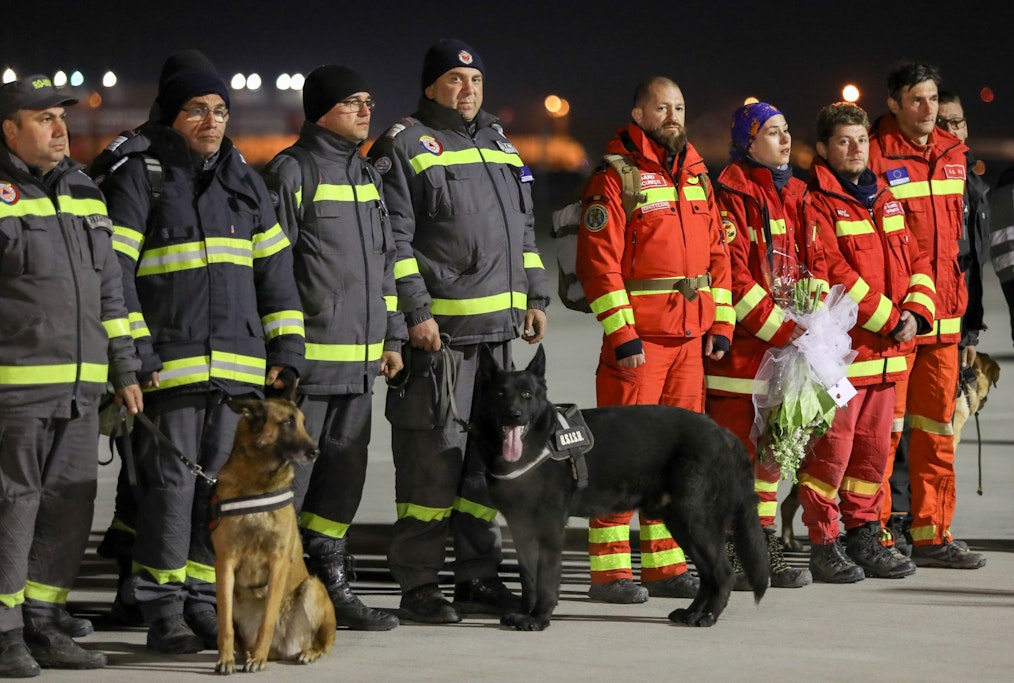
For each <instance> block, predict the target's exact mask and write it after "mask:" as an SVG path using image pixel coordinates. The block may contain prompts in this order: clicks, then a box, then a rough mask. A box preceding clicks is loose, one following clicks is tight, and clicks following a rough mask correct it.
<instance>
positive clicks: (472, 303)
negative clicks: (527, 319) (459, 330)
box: [430, 292, 528, 315]
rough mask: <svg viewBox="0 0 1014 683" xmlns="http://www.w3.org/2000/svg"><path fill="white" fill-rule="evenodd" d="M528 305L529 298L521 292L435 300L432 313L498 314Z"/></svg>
mask: <svg viewBox="0 0 1014 683" xmlns="http://www.w3.org/2000/svg"><path fill="white" fill-rule="evenodd" d="M527 305H528V296H527V295H526V294H522V293H521V292H504V293H503V294H494V295H492V296H481V297H477V298H475V299H433V301H432V302H431V303H430V311H432V312H433V315H481V314H483V313H496V312H498V311H506V310H507V309H509V308H518V309H521V310H522V311H523V310H525V308H526V307H527Z"/></svg>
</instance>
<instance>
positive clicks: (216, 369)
mask: <svg viewBox="0 0 1014 683" xmlns="http://www.w3.org/2000/svg"><path fill="white" fill-rule="evenodd" d="M266 371H267V362H266V361H265V360H264V359H263V358H255V357H254V356H243V355H241V354H238V353H228V352H225V351H215V350H214V349H212V351H211V376H212V377H217V378H218V379H229V380H235V381H237V382H246V383H247V384H257V385H263V384H264V376H265V373H266ZM159 377H160V378H161V375H159Z"/></svg>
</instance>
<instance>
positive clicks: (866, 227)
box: [834, 219, 874, 237]
mask: <svg viewBox="0 0 1014 683" xmlns="http://www.w3.org/2000/svg"><path fill="white" fill-rule="evenodd" d="M873 232H874V230H873V223H870V221H869V220H868V219H864V220H858V221H835V222H834V234H835V235H837V236H838V237H849V236H852V235H872V234H873Z"/></svg>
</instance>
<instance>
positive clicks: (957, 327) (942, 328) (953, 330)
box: [919, 318, 961, 337]
mask: <svg viewBox="0 0 1014 683" xmlns="http://www.w3.org/2000/svg"><path fill="white" fill-rule="evenodd" d="M960 332H961V318H945V319H943V320H937V321H936V322H934V324H933V329H932V330H930V331H929V332H926V333H925V334H920V335H919V336H920V337H935V336H937V334H960Z"/></svg>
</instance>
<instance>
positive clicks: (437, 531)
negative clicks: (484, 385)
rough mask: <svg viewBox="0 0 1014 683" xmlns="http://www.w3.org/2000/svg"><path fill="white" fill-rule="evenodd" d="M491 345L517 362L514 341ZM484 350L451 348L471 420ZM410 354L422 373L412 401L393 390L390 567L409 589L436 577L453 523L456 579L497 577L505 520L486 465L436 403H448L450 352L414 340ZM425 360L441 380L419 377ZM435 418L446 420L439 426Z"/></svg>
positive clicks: (459, 395) (461, 405) (410, 389)
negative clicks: (445, 376)
mask: <svg viewBox="0 0 1014 683" xmlns="http://www.w3.org/2000/svg"><path fill="white" fill-rule="evenodd" d="M491 348H492V350H493V354H494V356H495V357H496V359H497V362H498V363H500V364H501V365H502V366H503V367H511V359H510V344H509V342H503V343H500V344H493V345H491ZM478 350H479V346H478V345H477V344H471V345H463V346H453V347H449V351H450V354H451V356H452V358H453V359H454V367H455V369H456V375H457V376H456V379H455V383H454V399H455V403H456V407H457V412H458V417H460V418H461V419H462V420H466V421H467V420H468V419H469V418H470V416H471V413H472V408H473V403H472V402H473V398H474V394H475V388H476V384H477V381H478V365H479V357H478ZM403 355H405V357H406V358H407V360H406V367H408V368H410V369H411V372H410V375H416V376H413V377H411V378H410V379H409V383H408V385H406V387H405V390H406V391H405V400H401V401H400V402H396V404H392V402H391V400H392V396H391V392H397V391H399V390H397V389H395V388H389V389H388V392H389V395H388V411H387V414H388V419H389V420H390V421H391V424H392V429H391V450H392V452H393V454H394V466H395V498H396V502H397V509H398V520H397V521H396V522H395V524H394V538H393V539H392V540H391V547H390V549H389V550H388V555H387V557H388V564H389V565H390V568H391V574H392V575H393V576H394V578H395V579H396V580H397V581H398V583H399V584H400V585H401V589H402V591H403V592H408V591H410V590H412V589H413V588H416V587H418V586H422V585H425V584H431V583H437V582H438V573H439V572H440V570H441V569H442V568H443V566H444V545H445V542H446V539H447V532H448V530H450V532H451V535H452V537H453V541H454V556H455V560H454V579H455V581H457V582H460V581H468V580H471V579H477V578H484V577H488V576H495V575H496V571H497V567H498V566H499V564H500V560H501V538H500V527H499V525H498V524H497V521H496V511H495V510H494V509H493V507H492V503H491V502H490V500H489V492H488V490H487V487H486V479H485V467H484V466H483V464H482V462H481V460H480V459H479V457H478V456H477V454H476V453H475V452H474V451H473V450H472V449H471V448H470V447H469V444H468V439H467V434H466V432H465V431H464V430H463V428H462V426H461V425H460V424H458V423H456V422H454V420H453V416H451V415H447V414H441V413H442V411H441V410H440V409H439V408H434V407H433V406H434V405H439V404H440V403H441V402H440V401H439V396H438V395H439V387H440V385H441V383H442V381H441V377H442V373H443V371H444V369H443V358H444V357H445V356H443V355H442V354H441V352H436V353H429V352H425V351H420V350H419V349H414V348H410V347H405V349H404V350H403ZM426 367H429V368H432V369H433V374H435V375H436V376H437V380H436V381H435V382H434V381H432V380H433V377H430V378H427V377H424V376H419V375H420V374H422V373H423V372H425V368H426ZM444 403H445V404H446V400H445V401H444ZM445 408H446V405H445ZM446 412H449V411H446ZM435 422H436V423H441V426H434V423H435Z"/></svg>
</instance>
